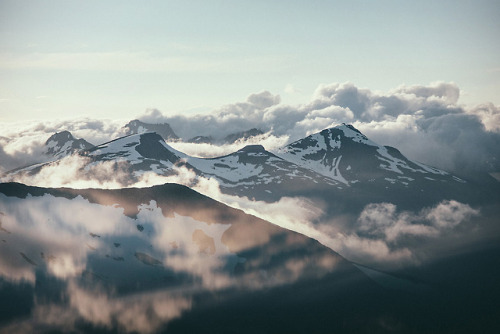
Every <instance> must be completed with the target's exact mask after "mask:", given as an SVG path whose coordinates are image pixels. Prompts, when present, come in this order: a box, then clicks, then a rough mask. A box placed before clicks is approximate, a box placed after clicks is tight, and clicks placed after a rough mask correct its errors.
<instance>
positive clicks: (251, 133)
mask: <svg viewBox="0 0 500 334" xmlns="http://www.w3.org/2000/svg"><path fill="white" fill-rule="evenodd" d="M262 134H264V132H262V131H261V130H259V129H255V128H253V129H250V130H247V131H241V132H236V133H232V134H229V135H227V136H226V137H224V140H223V142H224V143H228V144H232V143H235V142H237V141H238V140H242V139H248V138H251V137H255V136H259V135H262Z"/></svg>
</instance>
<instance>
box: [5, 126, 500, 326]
mask: <svg viewBox="0 0 500 334" xmlns="http://www.w3.org/2000/svg"><path fill="white" fill-rule="evenodd" d="M125 131H126V135H125V136H123V137H120V138H116V139H114V140H112V141H108V142H105V143H102V144H98V145H95V146H94V145H92V144H90V143H88V142H86V141H85V140H84V139H76V138H75V137H73V136H72V135H71V133H69V132H66V131H65V132H61V133H56V134H54V135H53V136H51V137H50V138H49V140H47V142H46V151H45V152H46V155H47V156H49V157H50V159H49V160H50V161H48V162H41V163H39V164H36V165H31V166H27V167H22V168H18V169H16V170H14V171H11V172H9V173H6V174H5V175H3V176H2V182H4V183H0V250H1V253H0V300H8V301H9V303H10V307H9V308H7V307H2V310H4V311H3V312H1V314H0V331H5V332H18V331H25V332H29V331H33V330H36V329H39V328H42V331H45V332H50V331H55V332H58V331H71V332H172V333H176V332H179V333H182V332H214V333H220V332H234V331H237V332H248V333H254V332H269V333H273V332H279V331H281V332H283V331H284V332H308V333H312V332H316V333H325V332H340V333H353V332H356V333H369V332H377V333H379V332H380V333H388V332H396V333H407V332H416V333H420V332H422V333H427V332H445V333H460V332H463V333H469V332H477V331H482V332H492V331H495V330H496V329H498V328H499V327H500V326H499V325H498V323H497V319H498V317H499V316H500V307H499V306H498V302H497V300H498V297H500V290H499V289H498V284H497V278H498V277H499V269H498V268H500V262H499V261H500V247H499V245H500V227H499V224H498V217H499V216H500V186H499V183H498V182H497V181H496V180H494V179H493V178H488V177H487V176H484V177H479V178H478V177H476V176H471V177H468V176H467V175H454V174H453V173H450V172H448V171H444V170H441V169H438V168H435V167H432V166H428V165H425V164H422V163H420V162H416V161H412V160H411V159H408V158H407V157H405V156H404V155H403V154H402V153H401V152H400V151H399V150H398V149H397V148H394V147H389V146H383V145H380V144H377V143H375V142H374V141H372V140H370V139H369V138H368V137H366V136H365V135H364V134H362V133H361V132H360V131H359V130H357V129H356V128H355V127H353V126H352V125H348V124H342V125H339V126H336V127H332V128H328V129H324V130H322V131H320V132H318V133H314V134H311V135H309V136H307V137H305V138H302V139H300V140H297V141H294V142H292V143H289V144H287V145H285V146H283V147H281V148H279V149H277V150H274V151H272V152H271V151H268V150H266V148H265V147H264V146H262V145H247V146H243V145H242V147H241V148H240V149H238V150H236V151H234V152H233V153H231V154H228V155H224V156H220V157H213V158H200V157H196V156H192V155H188V154H186V153H183V152H181V151H179V150H176V149H174V148H173V147H172V146H171V145H169V143H173V142H179V141H181V140H182V141H184V142H191V143H205V144H206V143H211V144H215V143H219V144H220V143H235V142H236V143H238V140H240V139H244V138H248V137H254V138H258V136H260V135H262V132H261V131H260V130H258V129H251V130H249V131H244V132H238V133H235V134H234V135H230V136H227V137H225V138H217V137H216V136H212V135H207V136H198V137H195V138H191V139H188V140H183V139H181V138H180V137H179V136H177V135H176V134H175V133H174V130H173V129H172V128H171V127H170V126H169V125H168V124H166V123H164V124H148V123H144V122H141V121H138V120H134V121H131V122H130V123H128V124H127V125H126V127H125ZM214 138H216V139H214ZM204 147H205V146H204ZM75 161H76V162H77V163H75ZM58 168H59V169H58ZM72 168H76V170H71V169H72ZM50 170H54V171H63V172H67V173H68V175H71V177H72V180H71V181H73V182H77V181H79V180H85V181H88V180H94V181H95V184H99V182H101V181H103V180H102V179H103V175H105V177H106V178H113V177H116V180H115V181H117V182H119V185H120V187H121V189H113V190H110V189H72V188H61V187H60V186H58V187H54V188H49V187H41V186H39V185H38V186H37V184H32V185H25V184H21V183H19V182H21V181H22V182H25V183H29V182H30V180H40V178H39V177H42V178H43V177H48V176H50V175H53V173H52V174H51V173H49V172H48V171H50ZM103 170H104V171H105V172H106V173H104V174H103V175H101V174H100V173H99V172H100V171H103ZM70 171H71V172H74V174H70ZM155 178H157V180H160V181H158V182H160V183H161V184H156V185H154V186H147V187H146V186H142V187H137V186H136V185H137V184H141V181H143V180H147V179H155ZM478 180H482V181H478ZM484 180H487V181H486V182H484ZM166 181H168V182H177V183H183V184H184V185H180V184H173V183H165V182H166ZM200 184H202V185H203V184H205V185H206V184H209V185H210V186H211V187H208V188H207V189H208V190H207V192H205V193H204V194H203V195H202V194H200V193H198V192H196V191H195V190H193V189H198V190H200V189H204V188H203V187H201V186H200ZM69 185H70V186H71V183H70V184H69ZM214 185H215V189H214ZM200 191H201V190H200ZM210 196H216V197H217V198H219V199H220V201H217V200H215V199H214V198H211V197H210ZM221 201H222V202H224V203H222V202H221ZM228 205H229V206H228ZM238 205H240V207H241V208H243V209H246V210H247V212H252V213H253V214H256V215H259V214H262V215H263V216H265V217H269V221H266V220H264V219H261V218H257V217H256V216H252V215H250V214H248V213H245V212H243V211H241V210H238V209H236V208H237V207H238ZM230 206H233V207H230ZM234 207H236V208H234ZM248 208H251V210H253V211H251V210H250V211H249V210H248ZM277 209H278V210H279V211H278V218H276V220H273V219H274V218H275V216H276V210H277ZM273 210H274V211H273ZM288 211H289V212H288ZM273 213H274V216H273ZM266 215H267V216H266ZM283 217H284V218H283ZM2 306H3V305H2Z"/></svg>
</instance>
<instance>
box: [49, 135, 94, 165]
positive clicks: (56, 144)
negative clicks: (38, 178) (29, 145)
mask: <svg viewBox="0 0 500 334" xmlns="http://www.w3.org/2000/svg"><path fill="white" fill-rule="evenodd" d="M93 146H94V145H92V144H91V143H89V142H88V141H86V140H85V139H77V138H75V137H74V136H73V135H72V134H71V132H69V131H61V132H56V133H54V134H53V135H52V136H50V137H49V139H47V141H46V142H45V154H47V155H51V156H54V157H57V158H62V157H64V156H66V155H69V154H72V153H74V152H76V151H80V150H86V149H90V148H91V147H93Z"/></svg>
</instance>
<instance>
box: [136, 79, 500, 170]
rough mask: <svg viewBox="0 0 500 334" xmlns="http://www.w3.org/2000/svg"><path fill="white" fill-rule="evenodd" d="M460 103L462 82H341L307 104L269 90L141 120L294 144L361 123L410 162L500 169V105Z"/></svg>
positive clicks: (183, 131)
mask: <svg viewBox="0 0 500 334" xmlns="http://www.w3.org/2000/svg"><path fill="white" fill-rule="evenodd" d="M459 97H460V89H459V87H458V86H457V85H456V84H454V83H445V82H437V83H433V84H431V85H428V86H423V85H413V86H404V85H403V86H400V87H398V88H396V89H393V90H390V91H388V92H376V91H372V90H369V89H362V88H358V87H356V86H355V85H354V84H352V83H342V84H339V83H334V84H329V85H320V86H319V87H318V88H317V90H316V91H315V92H314V94H313V96H312V98H311V101H310V102H309V103H306V104H302V105H296V106H291V105H283V104H280V97H279V96H278V95H272V94H271V93H269V92H267V91H264V92H261V93H258V94H252V95H250V96H249V97H248V98H247V100H246V101H245V102H240V103H234V104H228V105H225V106H223V107H222V108H220V109H219V110H215V111H214V112H212V113H211V114H205V115H189V116H186V115H175V116H164V115H162V114H161V112H160V111H158V110H155V109H153V110H148V111H147V112H146V113H145V114H143V115H141V116H140V117H139V118H140V119H141V120H143V121H145V122H151V123H162V122H167V123H169V124H170V125H171V126H172V128H173V129H174V131H176V133H177V134H178V135H180V136H181V137H183V138H186V139H187V138H191V137H194V136H199V135H206V136H208V135H214V134H217V135H219V136H221V137H222V136H225V135H227V134H229V133H234V132H238V131H245V130H248V129H250V128H259V129H261V130H262V131H264V132H267V133H268V134H270V135H272V136H274V137H275V138H279V139H280V141H286V142H291V141H294V140H297V139H300V138H302V137H304V136H307V135H309V134H312V133H315V132H317V131H321V130H323V129H325V128H328V127H332V126H335V125H338V124H340V123H344V122H345V123H353V124H354V125H355V126H356V127H357V128H359V129H360V130H361V131H362V132H363V133H365V134H366V135H367V136H368V137H370V138H371V139H373V140H374V141H376V142H378V143H380V144H382V145H389V146H394V147H397V148H398V149H400V150H401V151H402V152H403V153H404V154H405V155H407V156H408V157H409V158H410V159H414V160H417V161H420V162H423V163H427V164H429V165H432V166H436V167H439V168H443V169H446V170H451V171H454V172H457V171H459V172H461V173H463V172H468V173H474V172H494V171H498V170H500V151H499V150H498V146H499V144H500V106H495V105H493V104H491V103H485V104H482V105H479V106H475V107H466V106H463V105H460V104H459ZM267 149H269V150H272V149H274V147H273V146H272V145H271V146H270V147H267Z"/></svg>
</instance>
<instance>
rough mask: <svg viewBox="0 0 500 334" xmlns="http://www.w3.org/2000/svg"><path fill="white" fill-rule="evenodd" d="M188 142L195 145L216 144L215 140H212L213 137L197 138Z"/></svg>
mask: <svg viewBox="0 0 500 334" xmlns="http://www.w3.org/2000/svg"><path fill="white" fill-rule="evenodd" d="M187 142H188V143H195V144H211V143H213V142H214V139H213V138H212V136H196V137H193V138H191V139H188V141H187Z"/></svg>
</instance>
